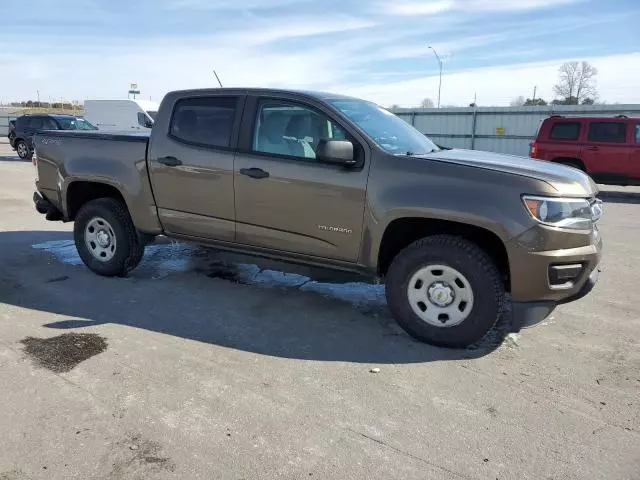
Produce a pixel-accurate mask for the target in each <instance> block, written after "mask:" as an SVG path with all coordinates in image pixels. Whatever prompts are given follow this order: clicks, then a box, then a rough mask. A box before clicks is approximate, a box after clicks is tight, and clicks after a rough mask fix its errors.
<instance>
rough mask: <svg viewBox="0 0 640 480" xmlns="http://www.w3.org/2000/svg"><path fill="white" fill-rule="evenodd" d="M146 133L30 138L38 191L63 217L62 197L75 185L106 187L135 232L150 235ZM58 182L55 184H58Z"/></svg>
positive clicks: (153, 224) (153, 226)
mask: <svg viewBox="0 0 640 480" xmlns="http://www.w3.org/2000/svg"><path fill="white" fill-rule="evenodd" d="M148 142H149V133H147V132H101V131H77V130H70V131H64V130H55V131H50V130H43V131H40V132H38V133H37V134H36V135H35V137H34V145H35V151H36V153H35V155H36V159H37V169H38V181H37V189H38V191H39V192H40V193H41V194H42V195H43V196H44V197H45V198H46V199H47V200H49V201H50V202H51V203H53V204H54V205H55V206H56V208H58V209H59V210H60V211H61V212H62V213H63V214H64V218H65V219H67V218H69V217H70V216H71V215H72V213H73V212H69V211H68V210H67V208H66V203H67V202H66V200H67V198H66V196H67V194H68V192H69V188H71V185H72V184H74V183H75V182H85V183H86V182H96V183H101V184H108V185H111V186H112V187H113V188H115V189H116V190H118V192H120V194H121V196H122V198H123V199H124V201H125V202H126V204H127V207H128V208H129V211H130V213H131V215H132V217H133V218H134V220H135V222H136V224H137V225H139V228H140V230H146V231H152V232H153V231H156V230H157V229H158V228H159V227H158V221H157V214H156V211H155V205H154V202H153V194H152V192H151V185H150V183H149V176H148V172H147V162H146V155H147V146H148ZM61 178H64V182H63V183H62V184H59V179H61Z"/></svg>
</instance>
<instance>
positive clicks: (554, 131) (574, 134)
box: [549, 122, 580, 140]
mask: <svg viewBox="0 0 640 480" xmlns="http://www.w3.org/2000/svg"><path fill="white" fill-rule="evenodd" d="M579 136H580V124H579V123H578V122H558V123H556V124H554V125H553V127H551V132H550V133H549V138H550V139H551V140H578V137H579Z"/></svg>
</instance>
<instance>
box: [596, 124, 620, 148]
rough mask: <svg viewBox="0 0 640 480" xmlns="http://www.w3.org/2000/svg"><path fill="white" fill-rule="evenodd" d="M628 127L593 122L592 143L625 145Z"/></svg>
mask: <svg viewBox="0 0 640 480" xmlns="http://www.w3.org/2000/svg"><path fill="white" fill-rule="evenodd" d="M625 127H626V125H625V124H624V123H618V122H593V123H592V124H591V125H590V126H589V141H590V142H607V143H624V142H625V141H626V128H625Z"/></svg>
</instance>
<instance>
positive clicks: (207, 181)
mask: <svg viewBox="0 0 640 480" xmlns="http://www.w3.org/2000/svg"><path fill="white" fill-rule="evenodd" d="M243 101H244V96H241V95H221V96H215V95H212V96H194V97H191V98H179V99H178V100H177V101H176V102H175V105H174V107H173V113H170V112H166V113H167V117H168V116H169V114H170V115H171V119H170V120H169V121H168V122H166V121H164V122H162V123H158V124H156V126H154V129H153V132H152V136H151V142H150V147H149V153H148V159H149V161H148V164H149V174H150V178H151V185H152V188H153V194H154V197H155V201H156V205H157V208H158V215H159V218H160V222H161V223H162V226H163V228H164V229H165V230H166V231H167V232H171V233H175V234H180V235H187V236H190V237H199V238H208V239H214V240H220V241H233V240H234V238H235V218H234V217H235V209H234V193H233V161H234V148H235V144H236V141H237V132H238V127H239V123H240V118H239V117H240V112H241V111H242V103H243Z"/></svg>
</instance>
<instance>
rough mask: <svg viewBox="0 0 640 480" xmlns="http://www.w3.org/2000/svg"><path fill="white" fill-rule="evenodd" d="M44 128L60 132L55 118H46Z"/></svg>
mask: <svg viewBox="0 0 640 480" xmlns="http://www.w3.org/2000/svg"><path fill="white" fill-rule="evenodd" d="M42 128H44V129H45V130H58V124H57V123H56V121H55V120H54V119H53V118H44V119H43V122H42Z"/></svg>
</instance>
